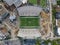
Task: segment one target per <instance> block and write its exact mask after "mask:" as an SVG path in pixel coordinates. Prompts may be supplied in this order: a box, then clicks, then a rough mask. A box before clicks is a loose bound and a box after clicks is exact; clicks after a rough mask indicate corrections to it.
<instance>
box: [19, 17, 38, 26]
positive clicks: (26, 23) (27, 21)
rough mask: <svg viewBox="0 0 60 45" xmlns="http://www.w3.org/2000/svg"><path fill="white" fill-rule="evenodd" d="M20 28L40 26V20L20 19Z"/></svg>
mask: <svg viewBox="0 0 60 45" xmlns="http://www.w3.org/2000/svg"><path fill="white" fill-rule="evenodd" d="M20 26H39V18H33V17H32V18H29V17H28V18H24V17H20Z"/></svg>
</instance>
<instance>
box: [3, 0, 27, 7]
mask: <svg viewBox="0 0 60 45" xmlns="http://www.w3.org/2000/svg"><path fill="white" fill-rule="evenodd" d="M4 2H6V3H7V4H8V5H9V6H11V5H13V4H14V5H15V7H19V6H20V5H21V4H25V3H27V0H4Z"/></svg>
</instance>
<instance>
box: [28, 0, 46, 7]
mask: <svg viewBox="0 0 60 45" xmlns="http://www.w3.org/2000/svg"><path fill="white" fill-rule="evenodd" d="M29 3H32V4H37V0H29ZM40 6H42V7H46V0H40Z"/></svg>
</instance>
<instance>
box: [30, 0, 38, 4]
mask: <svg viewBox="0 0 60 45" xmlns="http://www.w3.org/2000/svg"><path fill="white" fill-rule="evenodd" d="M29 3H32V4H37V0H29Z"/></svg>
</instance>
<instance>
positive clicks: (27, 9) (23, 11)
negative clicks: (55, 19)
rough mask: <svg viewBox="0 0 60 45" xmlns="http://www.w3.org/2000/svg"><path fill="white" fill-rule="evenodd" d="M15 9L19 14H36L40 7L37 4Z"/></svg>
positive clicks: (38, 12)
mask: <svg viewBox="0 0 60 45" xmlns="http://www.w3.org/2000/svg"><path fill="white" fill-rule="evenodd" d="M17 10H18V13H19V15H20V16H38V15H39V14H40V12H41V11H42V8H41V7H37V6H23V7H19V8H17Z"/></svg>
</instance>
